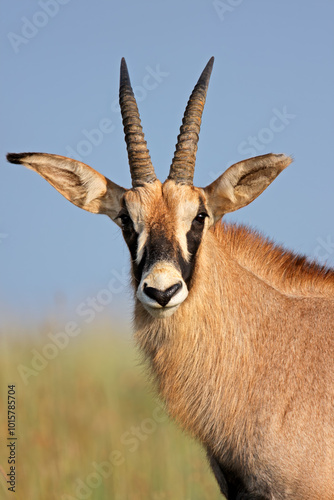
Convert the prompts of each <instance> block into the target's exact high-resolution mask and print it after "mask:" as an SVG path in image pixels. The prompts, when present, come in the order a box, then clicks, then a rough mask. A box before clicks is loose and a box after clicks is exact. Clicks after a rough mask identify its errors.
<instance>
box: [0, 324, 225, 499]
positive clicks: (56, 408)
mask: <svg viewBox="0 0 334 500" xmlns="http://www.w3.org/2000/svg"><path fill="white" fill-rule="evenodd" d="M48 331H49V330H48ZM50 343H51V342H50V339H49V338H48V337H47V336H46V334H45V336H44V337H43V336H39V338H36V336H32V335H27V334H26V335H21V336H17V335H13V334H9V333H7V334H2V335H0V380H1V387H0V415H1V420H0V425H1V427H0V466H1V467H2V469H3V471H4V472H6V473H7V472H8V470H9V466H8V464H7V456H8V448H7V447H6V444H7V437H8V432H7V418H6V415H7V386H8V384H15V385H16V424H17V433H16V435H17V438H18V439H17V446H16V454H17V455H16V476H17V481H16V494H15V495H14V494H13V493H10V492H8V491H7V485H6V479H5V478H4V476H3V474H1V472H0V499H4V500H5V499H6V500H7V498H8V499H13V498H16V499H19V500H40V499H41V500H46V499H47V500H74V499H78V500H79V499H91V500H169V499H171V500H203V499H206V498H208V499H210V500H212V499H213V500H214V499H217V500H218V499H221V498H222V497H221V496H220V494H219V489H218V486H217V485H216V483H215V480H214V478H213V476H212V474H211V472H210V470H209V467H208V464H207V461H206V458H205V453H204V451H203V450H202V449H201V447H200V446H199V445H198V444H197V443H195V442H194V441H193V440H192V439H191V438H190V437H188V436H186V435H185V434H184V433H182V431H180V429H178V428H177V426H176V425H175V424H174V423H172V422H170V421H169V420H168V418H167V416H166V415H165V413H164V412H163V410H162V409H161V407H160V405H159V401H158V399H157V398H156V396H155V394H154V391H152V386H151V385H150V383H149V382H148V380H147V377H146V375H145V370H144V369H143V366H142V365H141V364H140V363H139V359H140V357H139V355H138V353H137V352H136V351H135V349H134V348H133V342H132V340H131V339H128V338H127V337H126V336H123V337H122V336H121V335H119V336H117V335H115V334H111V333H110V334H107V333H106V331H105V330H104V331H103V329H100V330H99V331H90V332H84V333H80V335H78V336H77V337H73V338H71V339H70V340H69V343H68V345H67V346H66V347H65V348H64V349H56V350H55V353H54V354H55V357H54V359H50V360H48V362H47V365H46V366H45V367H44V368H41V366H40V367H39V370H35V374H34V375H31V376H29V377H28V378H27V380H26V382H27V383H26V384H25V383H24V381H23V378H22V376H21V375H20V373H19V371H18V365H24V366H26V367H28V368H32V364H31V363H32V358H33V355H34V354H33V353H32V352H31V351H32V349H36V350H37V352H39V353H42V350H43V348H44V347H45V345H46V344H50ZM50 352H51V351H50ZM51 354H52V353H51ZM21 369H22V368H21ZM0 471H1V469H0Z"/></svg>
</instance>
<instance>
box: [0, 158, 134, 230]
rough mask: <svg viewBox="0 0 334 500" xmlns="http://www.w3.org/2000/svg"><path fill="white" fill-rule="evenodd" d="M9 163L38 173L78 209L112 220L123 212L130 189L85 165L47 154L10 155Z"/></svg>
mask: <svg viewBox="0 0 334 500" xmlns="http://www.w3.org/2000/svg"><path fill="white" fill-rule="evenodd" d="M7 160H8V161H9V162H11V163H18V164H22V165H24V166H25V167H28V168H30V169H32V170H35V172H37V173H38V174H40V175H41V176H42V177H44V179H45V180H47V181H48V182H49V183H50V184H51V185H52V186H53V187H54V188H56V189H57V191H59V193H61V194H62V195H63V196H65V198H67V199H68V200H69V201H70V202H72V203H73V204H74V205H76V206H77V207H80V208H83V209H84V210H87V211H88V212H92V213H94V214H106V215H108V216H109V217H111V218H112V219H115V217H116V216H117V215H118V213H119V210H120V200H121V197H122V195H123V194H124V193H125V192H126V189H124V188H122V187H120V186H118V185H117V184H114V183H113V182H111V181H110V180H109V179H107V178H106V177H104V175H102V174H100V173H99V172H96V170H94V169H93V168H91V167H89V166H88V165H86V164H85V163H82V162H80V161H76V160H72V159H70V158H66V157H65V156H58V155H49V154H46V153H19V154H16V153H9V154H8V155H7ZM115 222H116V221H115ZM116 223H117V222H116Z"/></svg>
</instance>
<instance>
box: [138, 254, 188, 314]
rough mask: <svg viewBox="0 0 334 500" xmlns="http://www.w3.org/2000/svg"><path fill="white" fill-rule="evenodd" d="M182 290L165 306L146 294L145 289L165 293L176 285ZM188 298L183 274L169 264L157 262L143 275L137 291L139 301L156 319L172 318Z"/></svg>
mask: <svg viewBox="0 0 334 500" xmlns="http://www.w3.org/2000/svg"><path fill="white" fill-rule="evenodd" d="M178 283H179V284H180V285H181V286H180V288H179V289H178V290H177V292H176V293H175V294H173V295H172V297H171V298H170V300H169V301H168V303H167V304H166V305H165V306H163V305H161V304H159V302H158V301H157V300H155V299H154V297H150V296H149V295H148V294H147V293H145V289H147V290H149V289H155V290H156V291H157V292H162V293H163V292H165V291H166V290H168V289H170V288H171V287H173V286H174V285H176V284H178ZM187 296H188V288H187V285H186V284H185V282H184V280H183V279H182V276H181V273H180V272H179V271H178V270H177V269H176V268H175V267H174V266H173V265H172V264H171V263H169V262H163V261H162V262H157V263H156V264H154V265H153V266H152V267H151V269H150V270H149V271H148V272H147V273H145V274H143V276H142V279H141V281H140V284H139V287H138V290H137V299H138V300H140V302H141V303H142V304H143V306H144V307H145V309H146V310H147V311H148V312H149V313H150V314H151V315H152V316H153V317H155V318H167V317H168V316H171V315H172V314H173V313H174V312H175V311H176V310H177V308H178V307H179V306H180V304H182V302H183V301H184V300H185V299H186V298H187Z"/></svg>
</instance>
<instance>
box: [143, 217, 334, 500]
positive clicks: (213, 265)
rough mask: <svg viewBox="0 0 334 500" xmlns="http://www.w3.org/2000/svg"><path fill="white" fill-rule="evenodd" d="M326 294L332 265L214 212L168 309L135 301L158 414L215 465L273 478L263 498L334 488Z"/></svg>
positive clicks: (332, 311) (333, 340) (333, 343)
mask: <svg viewBox="0 0 334 500" xmlns="http://www.w3.org/2000/svg"><path fill="white" fill-rule="evenodd" d="M320 297H322V298H320ZM333 298H334V273H333V271H329V270H328V271H326V270H325V269H322V268H320V267H318V266H316V265H315V264H309V263H307V261H305V260H300V259H299V258H297V257H296V256H294V255H293V254H290V253H287V252H284V251H283V250H282V249H280V248H277V247H275V246H274V245H273V244H271V243H268V242H267V241H266V240H263V239H262V238H261V237H259V236H258V235H257V234H256V233H254V232H251V231H249V230H247V229H245V228H237V227H233V226H226V225H222V226H221V225H220V224H216V225H215V226H214V227H213V228H211V229H210V230H209V231H208V232H207V233H206V235H205V236H204V237H203V241H202V244H201V248H200V253H199V255H198V257H197V266H196V274H195V276H194V283H193V286H192V289H191V290H190V293H189V296H188V298H187V300H186V301H185V302H184V303H183V304H182V305H181V306H180V308H179V309H178V311H176V312H175V314H174V315H173V316H172V317H171V318H167V319H163V320H157V319H154V318H152V317H151V316H150V315H149V314H148V313H147V312H146V311H145V310H144V309H143V307H142V305H141V304H140V303H139V302H138V301H137V303H136V311H135V324H136V330H137V332H136V338H137V341H138V343H139V345H140V347H141V349H143V350H144V352H145V353H146V355H147V356H148V357H149V359H150V361H151V364H152V369H153V373H154V375H155V377H156V380H157V383H158V388H159V392H160V394H161V396H162V397H163V399H164V400H165V402H166V405H167V409H168V411H169V413H170V415H171V416H172V417H174V418H175V419H176V420H177V421H178V422H179V423H180V424H181V425H182V426H183V427H184V428H185V429H187V430H188V431H189V432H190V433H191V434H192V435H193V436H195V437H196V438H198V439H199V440H200V441H201V442H202V443H203V444H204V446H205V447H207V448H209V449H210V450H211V451H212V452H214V454H215V456H217V457H218V458H219V459H220V460H221V462H222V463H223V464H224V465H227V466H231V463H233V467H235V468H236V469H239V470H240V471H242V472H240V473H241V474H243V475H245V476H252V475H256V476H257V477H260V479H262V480H263V482H268V483H272V482H274V485H275V484H277V485H278V486H277V487H276V488H277V489H276V488H275V486H274V487H273V490H272V491H274V492H275V496H272V497H268V498H275V499H276V498H282V499H283V498H296V499H297V498H303V499H316V498H319V499H320V498H321V499H328V500H329V499H332V498H334V421H333V418H334V417H333V411H334V407H333V404H334V329H333V325H334V307H333V306H334V302H333ZM282 485H284V486H282Z"/></svg>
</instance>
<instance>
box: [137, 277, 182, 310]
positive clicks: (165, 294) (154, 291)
mask: <svg viewBox="0 0 334 500" xmlns="http://www.w3.org/2000/svg"><path fill="white" fill-rule="evenodd" d="M181 287H182V283H181V281H179V282H178V283H175V285H172V286H170V287H169V288H167V290H159V289H158V288H153V287H151V286H147V283H144V293H145V294H146V295H147V296H148V297H150V298H151V299H153V300H155V301H156V302H158V304H160V305H161V306H162V307H165V306H166V305H167V304H168V302H169V301H170V299H171V298H172V297H173V296H174V295H175V294H176V293H177V292H178V291H179V290H180V288H181Z"/></svg>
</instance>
